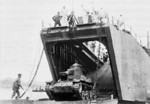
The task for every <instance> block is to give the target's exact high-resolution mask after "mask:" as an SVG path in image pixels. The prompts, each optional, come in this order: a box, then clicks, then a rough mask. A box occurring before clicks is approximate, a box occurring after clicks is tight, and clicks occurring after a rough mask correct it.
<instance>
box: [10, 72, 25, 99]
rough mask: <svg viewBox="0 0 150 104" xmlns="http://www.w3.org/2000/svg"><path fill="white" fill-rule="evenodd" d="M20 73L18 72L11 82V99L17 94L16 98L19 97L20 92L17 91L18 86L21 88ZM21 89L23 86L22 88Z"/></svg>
mask: <svg viewBox="0 0 150 104" xmlns="http://www.w3.org/2000/svg"><path fill="white" fill-rule="evenodd" d="M20 78H21V74H18V78H17V79H16V80H15V81H14V82H13V88H12V90H13V94H12V99H13V97H14V96H15V95H16V94H17V97H16V98H19V97H20V92H19V88H20V87H21V88H22V85H21V80H20ZM22 89H23V88H22Z"/></svg>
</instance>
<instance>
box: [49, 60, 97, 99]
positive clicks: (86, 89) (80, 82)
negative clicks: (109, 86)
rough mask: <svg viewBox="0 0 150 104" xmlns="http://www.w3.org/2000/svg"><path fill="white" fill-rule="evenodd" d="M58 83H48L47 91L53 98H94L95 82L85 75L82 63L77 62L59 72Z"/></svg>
mask: <svg viewBox="0 0 150 104" xmlns="http://www.w3.org/2000/svg"><path fill="white" fill-rule="evenodd" d="M59 76H60V79H59V80H58V81H57V82H56V83H53V82H52V83H47V85H46V92H47V94H48V96H49V98H50V99H51V100H53V99H55V100H57V101H63V100H64V101H65V100H71V101H73V100H88V99H94V98H95V97H96V96H95V94H94V89H93V86H94V83H92V81H91V79H90V78H86V77H85V75H83V68H82V65H80V64H78V63H75V64H73V65H72V66H71V67H70V68H69V69H67V71H65V72H60V73H59Z"/></svg>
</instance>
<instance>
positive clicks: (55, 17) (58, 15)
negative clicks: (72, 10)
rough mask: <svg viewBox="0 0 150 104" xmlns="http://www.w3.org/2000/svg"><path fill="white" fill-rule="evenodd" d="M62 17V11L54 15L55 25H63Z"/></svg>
mask: <svg viewBox="0 0 150 104" xmlns="http://www.w3.org/2000/svg"><path fill="white" fill-rule="evenodd" d="M61 19H62V16H61V15H60V13H59V12H58V13H57V15H55V16H54V17H53V21H54V22H55V24H54V27H56V26H57V25H59V26H61V23H60V20H61Z"/></svg>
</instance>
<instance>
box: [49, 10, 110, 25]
mask: <svg viewBox="0 0 150 104" xmlns="http://www.w3.org/2000/svg"><path fill="white" fill-rule="evenodd" d="M81 14H82V16H77V17H76V16H75V13H74V11H71V14H70V15H68V14H67V11H66V8H65V7H63V9H62V10H61V12H57V14H56V15H55V16H53V17H52V19H53V21H54V27H56V26H57V25H58V26H62V24H61V22H62V23H63V25H64V26H67V24H68V25H69V27H71V26H74V25H75V24H83V23H107V22H108V21H109V19H108V15H107V13H106V12H105V11H104V10H103V9H102V8H101V9H100V10H99V11H94V10H93V11H88V10H85V9H84V13H80V15H81ZM83 14H85V16H86V17H87V18H86V20H85V18H84V16H83Z"/></svg>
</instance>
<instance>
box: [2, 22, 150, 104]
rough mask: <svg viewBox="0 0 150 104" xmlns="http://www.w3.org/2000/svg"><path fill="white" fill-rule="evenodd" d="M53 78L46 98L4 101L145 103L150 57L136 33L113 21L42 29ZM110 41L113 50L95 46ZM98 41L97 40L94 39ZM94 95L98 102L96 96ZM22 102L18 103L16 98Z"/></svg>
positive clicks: (149, 84)
mask: <svg viewBox="0 0 150 104" xmlns="http://www.w3.org/2000/svg"><path fill="white" fill-rule="evenodd" d="M41 40H42V43H43V46H44V50H45V53H46V57H47V60H48V64H49V68H50V71H51V74H52V78H53V81H52V82H47V83H46V88H45V91H46V93H47V95H48V97H49V100H46V101H21V100H18V101H2V102H0V103H1V104H8V103H9V104H20V103H22V104H51V103H54V104H58V103H59V104H87V103H97V104H106V103H107V104H145V103H147V102H148V99H149V98H150V94H149V92H150V79H149V78H150V70H149V68H150V57H149V55H148V54H147V53H146V51H145V50H146V49H143V47H142V46H141V45H140V44H139V43H138V42H137V40H136V39H135V38H134V37H133V36H132V34H131V33H130V32H128V31H125V30H118V28H116V27H115V26H114V25H111V24H105V25H100V24H95V23H91V24H79V25H76V27H75V28H74V29H73V30H70V28H69V27H67V26H64V27H53V28H46V29H43V30H42V31H41ZM93 43H95V44H100V45H97V46H100V47H101V46H104V47H105V50H106V53H107V56H104V55H102V53H101V51H102V50H100V48H97V49H98V54H95V53H94V51H93V50H92V49H91V48H89V47H90V46H91V45H92V44H93ZM92 46H93V45H92ZM93 101H94V102H93ZM16 102H17V103H16Z"/></svg>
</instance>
